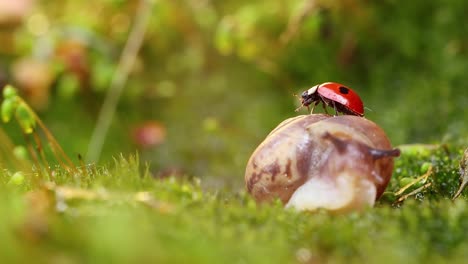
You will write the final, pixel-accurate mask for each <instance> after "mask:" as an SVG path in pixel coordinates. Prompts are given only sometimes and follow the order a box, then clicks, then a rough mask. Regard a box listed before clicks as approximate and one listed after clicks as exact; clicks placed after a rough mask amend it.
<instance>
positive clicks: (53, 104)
mask: <svg viewBox="0 0 468 264" xmlns="http://www.w3.org/2000/svg"><path fill="white" fill-rule="evenodd" d="M9 2H14V1H0V7H1V5H7V4H8V3H9ZM17 2H18V3H24V8H25V10H27V12H26V11H25V12H23V13H21V12H20V13H18V14H20V15H18V16H16V17H15V19H14V20H12V19H10V20H5V19H0V23H1V24H2V27H1V30H0V39H1V40H2V45H1V46H0V83H6V82H12V83H14V84H16V86H17V87H19V88H21V89H22V91H23V94H24V95H25V96H26V97H28V98H29V100H30V103H31V104H32V105H34V106H35V107H36V108H37V109H39V110H41V111H42V113H41V115H43V116H44V117H45V118H46V121H47V123H48V124H49V125H50V127H51V129H52V131H53V132H54V133H55V134H56V135H57V138H58V140H59V142H61V143H62V144H63V145H64V148H65V150H66V151H67V152H69V153H86V145H87V142H88V140H89V136H90V134H91V131H92V127H93V125H94V122H95V120H96V119H95V118H96V114H97V112H98V110H99V107H100V105H101V103H102V99H103V97H104V96H105V91H106V90H107V89H108V87H109V83H110V80H111V78H112V74H113V73H114V70H115V68H116V66H117V62H118V59H119V55H120V53H121V51H122V47H123V46H124V44H125V42H126V41H127V38H128V32H129V31H130V29H131V26H132V23H133V21H134V18H135V16H138V14H136V13H135V12H136V10H137V5H138V1H136V0H132V1H121V0H105V1H104V0H103V1H93V2H83V1H57V0H54V1H35V2H34V1H32V0H21V1H20V0H18V1H17ZM28 4H30V6H29V7H28ZM0 9H1V8H0ZM467 9H468V3H467V2H466V1H463V0H449V1H442V0H433V1H423V0H415V1H392V0H386V1H374V2H369V1H362V0H348V1H324V0H315V1H310V0H304V1H298V0H294V1H233V0H231V1H209V0H204V1H195V0H186V1H182V0H177V1H173V0H159V1H155V4H154V7H153V10H151V11H152V16H151V21H150V24H149V31H148V33H147V35H146V37H145V41H144V44H143V48H142V50H141V52H140V55H139V57H138V60H137V64H136V65H135V66H134V68H133V70H132V73H131V75H130V77H129V80H128V82H127V84H126V90H125V91H124V97H123V98H122V101H121V103H120V106H119V109H118V112H117V117H116V119H115V122H114V124H113V126H112V129H111V133H110V134H109V136H108V138H107V141H106V153H107V158H106V159H107V160H108V159H109V158H110V156H111V155H115V154H116V153H117V152H119V151H123V152H127V151H132V150H133V149H134V148H137V147H141V146H140V145H139V143H138V142H134V141H132V139H134V137H132V135H134V131H135V129H136V128H138V127H140V126H142V125H141V124H147V122H150V123H157V124H159V126H160V127H159V128H158V129H161V130H160V131H164V134H161V133H160V134H158V135H159V136H160V137H159V138H158V140H160V141H158V143H157V144H154V145H152V147H151V148H144V150H143V155H142V157H143V158H144V159H147V160H150V161H151V163H152V164H153V167H154V170H155V171H156V172H157V173H159V174H161V175H164V174H165V173H168V172H169V173H173V172H174V171H177V172H178V173H189V174H195V175H199V176H202V177H211V176H213V177H219V176H221V177H223V178H224V179H227V182H229V181H231V182H235V183H239V181H241V180H239V179H241V177H242V174H243V169H244V166H245V163H246V160H247V158H248V156H249V155H250V153H251V152H252V151H253V149H254V148H255V146H256V145H257V144H258V142H260V141H261V139H262V138H263V137H264V136H265V135H266V134H267V133H268V132H269V130H271V129H272V128H273V127H275V126H276V125H277V124H278V123H279V122H281V120H283V119H285V118H287V117H290V116H293V115H296V113H295V112H294V109H295V108H296V107H297V105H298V100H297V98H296V97H294V94H297V93H299V92H301V91H302V90H304V89H306V88H308V87H310V86H312V85H315V84H317V83H321V82H325V81H336V82H340V83H344V84H346V85H348V86H350V87H352V88H353V89H354V90H355V91H357V92H358V93H359V94H360V95H361V97H362V99H363V101H364V103H365V105H366V106H367V107H368V108H370V109H372V111H367V114H366V117H367V118H369V119H371V120H373V121H375V122H376V123H378V124H380V125H381V126H382V127H383V128H384V129H385V131H386V132H387V133H388V135H389V137H390V138H391V140H392V142H394V143H395V144H401V143H408V142H433V141H443V142H448V143H457V144H460V143H461V144H466V143H467V142H468V136H467V135H468V125H467V116H468V90H467V87H466V84H467V82H466V72H467V70H468V56H467V55H468V54H467V53H468V37H467V36H468V19H467V18H466V10H467ZM3 10H7V9H3ZM1 15H2V13H0V18H1ZM4 21H9V22H8V23H6V22H4ZM13 22H14V23H13ZM71 120H73V121H72V122H71ZM148 120H149V121H148ZM151 120H157V121H151ZM154 131H159V130H154ZM157 133H159V132H157ZM161 135H163V137H161Z"/></svg>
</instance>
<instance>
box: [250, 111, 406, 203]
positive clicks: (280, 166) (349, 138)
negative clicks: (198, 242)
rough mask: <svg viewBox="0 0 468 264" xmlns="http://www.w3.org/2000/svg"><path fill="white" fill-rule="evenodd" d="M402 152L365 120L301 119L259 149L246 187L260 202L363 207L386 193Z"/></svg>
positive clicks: (284, 124)
mask: <svg viewBox="0 0 468 264" xmlns="http://www.w3.org/2000/svg"><path fill="white" fill-rule="evenodd" d="M399 153H400V152H399V150H398V149H391V144H390V141H389V140H388V138H387V136H386V135H385V133H384V131H383V130H382V129H381V128H380V127H379V126H377V125H376V124H375V123H373V122H372V121H369V120H368V119H365V118H363V117H358V116H351V115H342V116H334V117H331V116H329V115H323V114H314V115H303V116H297V117H294V118H290V119H287V120H285V121H284V122H282V123H281V124H280V125H278V127H276V128H275V129H274V130H273V131H272V132H271V133H270V134H269V135H268V136H267V137H266V139H265V140H264V141H263V142H262V143H261V144H260V145H259V146H258V147H257V149H256V150H255V151H254V153H253V154H252V156H251V157H250V159H249V161H248V163H247V168H246V172H245V183H246V188H247V191H248V192H249V193H250V194H251V195H252V196H253V197H254V198H255V200H257V201H258V202H265V201H271V200H273V199H276V198H279V199H281V201H282V202H283V203H285V204H286V207H294V208H296V209H298V210H315V209H318V208H326V209H328V210H331V211H348V210H353V209H360V208H363V207H367V206H372V205H373V204H374V202H375V200H376V199H378V198H379V197H380V196H381V195H382V193H383V191H384V190H385V188H386V186H387V184H388V182H389V180H390V177H391V175H392V171H393V157H396V156H398V155H399Z"/></svg>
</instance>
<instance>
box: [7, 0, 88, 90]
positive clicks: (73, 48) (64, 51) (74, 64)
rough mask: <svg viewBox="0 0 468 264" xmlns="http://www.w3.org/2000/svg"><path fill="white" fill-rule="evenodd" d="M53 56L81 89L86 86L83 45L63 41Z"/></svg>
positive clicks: (84, 46)
mask: <svg viewBox="0 0 468 264" xmlns="http://www.w3.org/2000/svg"><path fill="white" fill-rule="evenodd" d="M0 1H1V0H0ZM55 56H56V58H57V59H58V60H59V61H61V62H62V63H63V64H64V66H65V70H66V71H68V72H72V73H73V74H75V75H76V77H78V79H79V80H80V84H81V86H82V87H83V86H86V84H87V81H88V78H89V71H90V70H89V63H88V49H87V47H86V45H85V44H84V43H82V42H80V41H77V40H73V39H69V40H65V41H63V42H61V43H59V45H58V46H57V48H56V50H55Z"/></svg>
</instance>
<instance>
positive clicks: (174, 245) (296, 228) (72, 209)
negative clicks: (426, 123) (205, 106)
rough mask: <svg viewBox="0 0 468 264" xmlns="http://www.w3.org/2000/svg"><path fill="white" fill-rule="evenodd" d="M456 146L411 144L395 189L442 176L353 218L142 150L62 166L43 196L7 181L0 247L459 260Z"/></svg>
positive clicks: (65, 253)
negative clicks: (231, 185) (225, 186)
mask: <svg viewBox="0 0 468 264" xmlns="http://www.w3.org/2000/svg"><path fill="white" fill-rule="evenodd" d="M450 153H453V154H450ZM458 153H459V151H458V149H453V150H452V149H450V151H449V158H448V159H446V158H445V157H446V155H447V152H445V151H444V150H443V149H439V148H437V149H434V150H432V151H430V154H428V155H425V156H423V158H422V157H420V156H418V155H416V156H415V155H413V154H412V153H410V154H408V153H405V152H403V155H402V157H401V158H399V159H397V162H396V171H395V175H394V178H393V179H392V183H391V185H390V187H389V189H388V190H387V193H393V192H395V191H396V190H398V189H399V188H400V186H399V182H400V181H402V180H403V179H405V178H416V177H418V176H420V174H421V166H425V167H427V166H428V165H425V164H427V162H430V164H431V165H432V166H433V171H434V174H433V175H432V176H430V177H429V178H428V180H429V181H431V182H432V183H433V185H431V186H430V187H429V188H427V189H425V190H424V191H422V192H421V193H419V194H417V195H415V196H412V197H410V198H408V199H406V200H405V201H404V202H403V203H399V204H393V203H390V202H389V201H381V202H379V203H378V204H377V206H376V207H375V208H369V209H367V210H365V211H364V212H356V213H351V214H348V215H332V214H329V213H328V212H326V211H318V212H315V213H307V212H302V213H301V212H296V211H293V210H285V209H283V207H282V205H281V203H280V202H279V201H277V202H275V203H273V204H271V205H257V204H256V203H255V202H254V201H253V200H252V199H251V198H250V197H249V196H248V195H246V193H245V192H244V191H241V192H235V191H229V190H228V191H226V192H211V191H204V190H202V189H201V186H203V183H204V182H203V181H200V180H198V179H197V180H184V179H176V178H174V177H169V178H167V179H165V180H155V179H152V178H151V177H150V176H149V175H148V174H146V173H145V172H144V171H142V170H141V169H140V166H139V162H138V158H137V157H130V158H129V159H124V158H118V159H116V160H115V163H114V165H113V166H110V167H97V168H90V169H89V170H88V174H89V175H88V176H87V178H86V177H84V176H79V177H77V176H73V175H70V174H69V173H67V172H64V171H60V170H57V174H56V180H57V181H58V182H59V183H60V185H48V187H47V188H46V187H31V186H30V187H29V189H30V191H35V192H34V193H35V196H33V195H31V192H29V193H27V192H25V191H24V190H23V189H21V190H20V189H17V188H15V187H14V186H9V187H8V188H6V186H5V187H4V188H3V189H4V190H3V191H2V193H1V194H0V215H1V217H0V233H3V234H5V236H2V240H1V242H0V255H2V256H7V257H8V259H9V260H11V261H16V262H19V261H27V260H32V259H34V260H36V261H39V262H46V261H49V260H50V259H58V260H60V261H71V262H100V263H102V262H113V263H134V262H164V263H181V262H190V263H219V262H220V261H222V262H225V263H238V262H247V263H295V262H321V263H323V262H326V261H330V262H334V263H363V262H366V263H395V262H404V263H421V262H427V261H430V262H431V263H434V262H436V263H437V262H457V261H458V260H460V257H463V256H465V255H466V253H465V251H464V249H465V248H466V245H468V240H467V238H466V236H465V234H466V232H468V222H466V221H465V220H466V218H467V217H468V202H467V200H466V197H464V196H462V197H461V198H460V199H458V200H456V201H452V200H450V199H448V198H449V197H451V196H452V195H453V192H454V189H456V187H457V182H458V176H457V175H456V174H455V173H453V171H455V170H456V169H457V161H454V159H453V157H452V155H453V156H455V154H458ZM423 171H424V170H423ZM2 177H8V175H3V176H2ZM3 182H5V180H4V181H3ZM44 188H45V189H44ZM41 190H43V191H42V192H44V193H46V195H43V196H41V195H38V193H41ZM414 198H416V199H414ZM41 208H42V209H41ZM6 216H8V217H6ZM24 252H27V253H28V254H24Z"/></svg>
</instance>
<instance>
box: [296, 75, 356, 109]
mask: <svg viewBox="0 0 468 264" xmlns="http://www.w3.org/2000/svg"><path fill="white" fill-rule="evenodd" d="M320 102H322V103H323V104H324V108H325V105H329V106H332V107H333V108H334V109H335V111H336V112H340V113H344V114H348V115H357V116H364V105H363V104H362V100H361V98H360V97H359V95H358V94H357V93H356V92H354V91H353V90H351V89H350V88H348V87H346V86H344V85H342V84H339V83H334V82H326V83H322V84H318V85H315V86H314V87H312V88H310V89H309V90H307V91H304V92H303V93H302V94H301V104H302V105H301V107H303V106H306V107H307V108H309V105H311V104H312V103H313V104H314V105H313V107H312V111H311V113H312V112H313V111H314V108H315V106H316V105H318V104H319V103H320ZM301 107H299V108H298V109H300V108H301ZM325 111H326V109H325Z"/></svg>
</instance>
